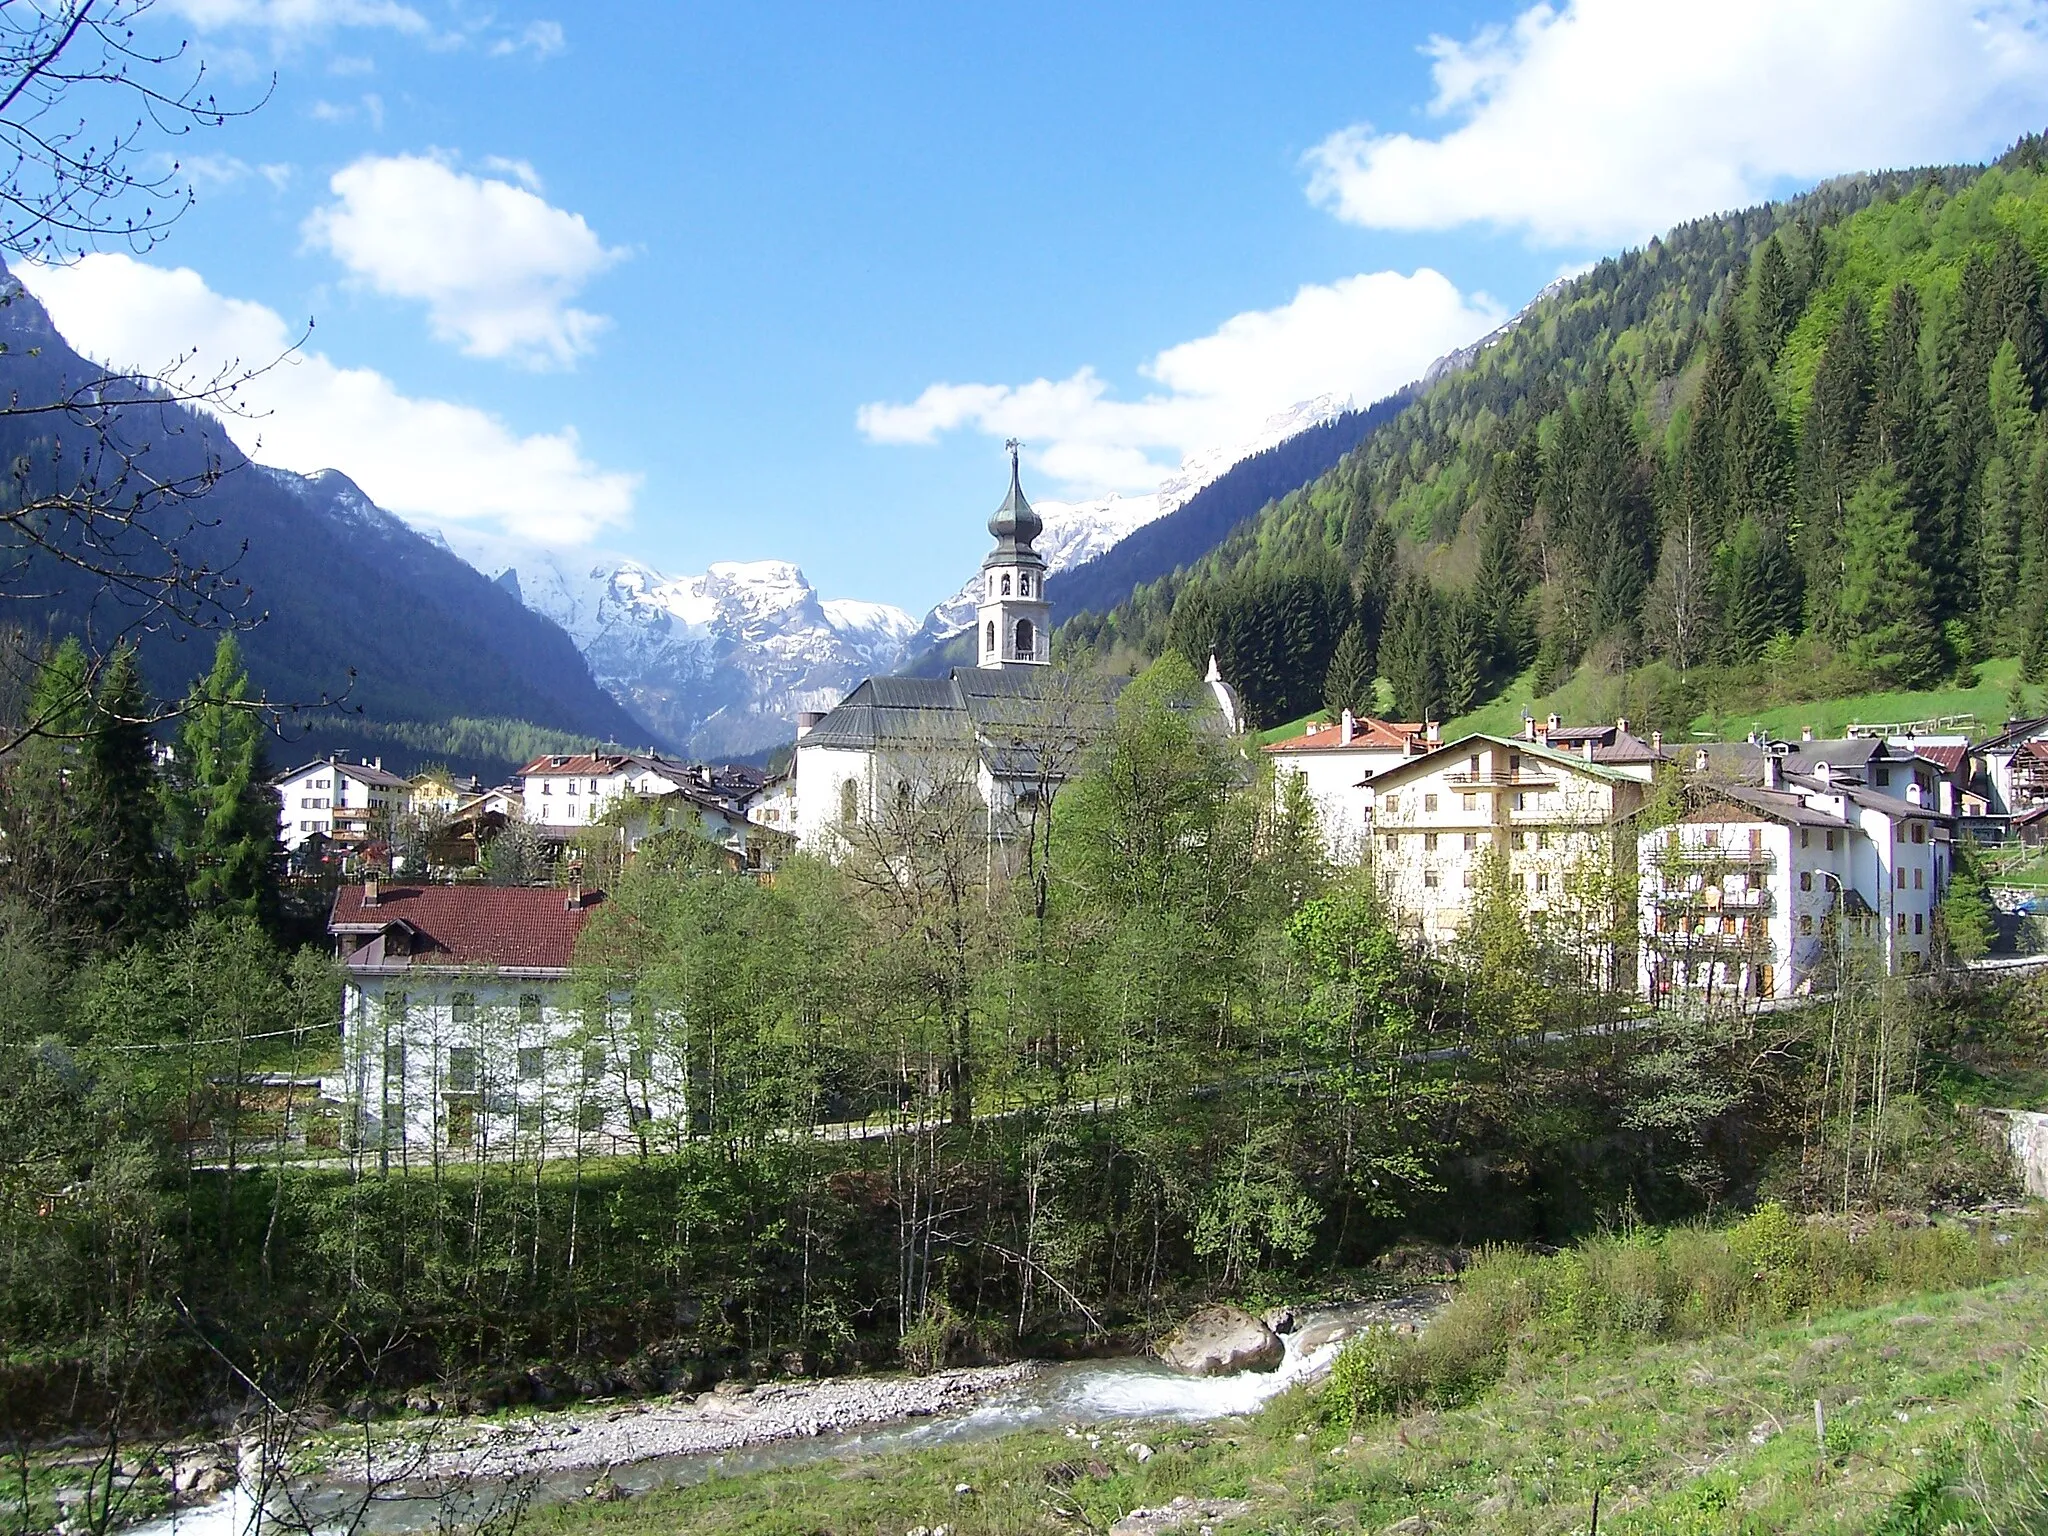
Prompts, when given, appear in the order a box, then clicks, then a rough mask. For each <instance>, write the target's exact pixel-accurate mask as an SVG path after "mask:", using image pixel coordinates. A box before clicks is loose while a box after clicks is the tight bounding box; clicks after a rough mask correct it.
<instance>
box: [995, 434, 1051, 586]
mask: <svg viewBox="0 0 2048 1536" xmlns="http://www.w3.org/2000/svg"><path fill="white" fill-rule="evenodd" d="M988 531H989V535H990V537H992V538H993V539H994V540H995V541H996V547H995V550H994V551H993V552H992V553H991V554H990V555H989V557H988V560H985V561H983V562H982V563H983V564H984V565H986V564H988V563H990V562H991V561H1001V562H1002V563H1003V564H1005V565H1009V564H1014V563H1015V562H1016V561H1018V560H1020V559H1021V560H1024V561H1027V562H1028V561H1038V563H1040V564H1043V563H1044V562H1043V561H1040V560H1039V559H1038V551H1037V550H1035V549H1033V548H1032V547H1031V541H1032V540H1033V539H1035V538H1037V537H1038V536H1039V534H1041V533H1043V532H1044V531H1045V523H1044V522H1043V521H1042V520H1041V519H1040V517H1039V515H1038V514H1037V513H1036V512H1035V511H1033V510H1032V507H1031V503H1030V502H1028V501H1026V500H1025V499H1024V487H1023V484H1022V483H1021V482H1020V481H1019V480H1018V478H1017V450H1016V449H1015V448H1014V447H1013V448H1011V450H1010V494H1009V495H1007V496H1005V497H1004V498H1003V504H1002V505H1001V506H1000V507H997V508H996V510H995V516H993V517H991V518H990V519H989V520H988Z"/></svg>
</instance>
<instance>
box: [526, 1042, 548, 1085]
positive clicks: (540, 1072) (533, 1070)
mask: <svg viewBox="0 0 2048 1536" xmlns="http://www.w3.org/2000/svg"><path fill="white" fill-rule="evenodd" d="M547 1070H548V1048H547V1047H546V1046H544V1045H522V1046H521V1047H519V1078H520V1081H522V1082H527V1083H530V1082H533V1081H535V1080H536V1079H537V1078H540V1077H543V1076H545V1075H546V1073H547Z"/></svg>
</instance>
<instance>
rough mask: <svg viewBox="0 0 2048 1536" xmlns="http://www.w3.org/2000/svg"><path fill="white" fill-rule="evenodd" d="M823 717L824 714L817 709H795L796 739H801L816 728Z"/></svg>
mask: <svg viewBox="0 0 2048 1536" xmlns="http://www.w3.org/2000/svg"><path fill="white" fill-rule="evenodd" d="M824 718H825V716H824V714H823V713H822V712H821V711H819V710H815V709H804V710H799V711H797V717H796V739H797V740H798V741H802V740H803V739H804V738H805V737H806V736H808V735H810V734H811V732H813V731H815V730H816V729H817V728H818V722H819V721H820V720H822V719H824Z"/></svg>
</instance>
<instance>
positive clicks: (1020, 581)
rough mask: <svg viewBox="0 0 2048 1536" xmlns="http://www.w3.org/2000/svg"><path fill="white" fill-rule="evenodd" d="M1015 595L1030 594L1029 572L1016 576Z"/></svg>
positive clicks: (1027, 595) (1025, 595) (1026, 595)
mask: <svg viewBox="0 0 2048 1536" xmlns="http://www.w3.org/2000/svg"><path fill="white" fill-rule="evenodd" d="M1017 595H1018V596H1019V597H1029V596H1030V595H1031V577H1030V576H1029V574H1026V575H1023V576H1019V577H1018V578H1017Z"/></svg>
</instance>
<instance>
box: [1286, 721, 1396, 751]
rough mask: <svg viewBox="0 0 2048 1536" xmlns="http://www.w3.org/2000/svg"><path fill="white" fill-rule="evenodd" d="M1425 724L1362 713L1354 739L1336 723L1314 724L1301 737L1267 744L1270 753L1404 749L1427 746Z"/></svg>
mask: <svg viewBox="0 0 2048 1536" xmlns="http://www.w3.org/2000/svg"><path fill="white" fill-rule="evenodd" d="M1423 734H1424V727H1422V726H1420V725H1403V724H1401V723H1399V722H1397V721H1392V720H1376V719H1374V718H1373V717H1372V716H1371V715H1360V716H1358V717H1357V720H1356V722H1355V723H1354V725H1353V727H1352V735H1351V740H1350V741H1348V742H1346V741H1344V740H1343V735H1344V732H1343V730H1342V729H1341V728H1340V727H1338V726H1336V725H1323V724H1321V723H1312V724H1311V725H1310V726H1309V728H1308V730H1307V731H1306V732H1305V733H1303V734H1302V735H1300V736H1290V737H1288V738H1287V739H1286V740H1285V741H1272V742H1268V743H1267V744H1266V750H1267V751H1268V752H1301V751H1327V752H1357V751H1370V752H1403V751H1406V750H1407V749H1408V747H1409V745H1410V744H1411V743H1412V744H1413V745H1415V746H1418V747H1420V746H1422V745H1424V742H1423Z"/></svg>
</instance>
